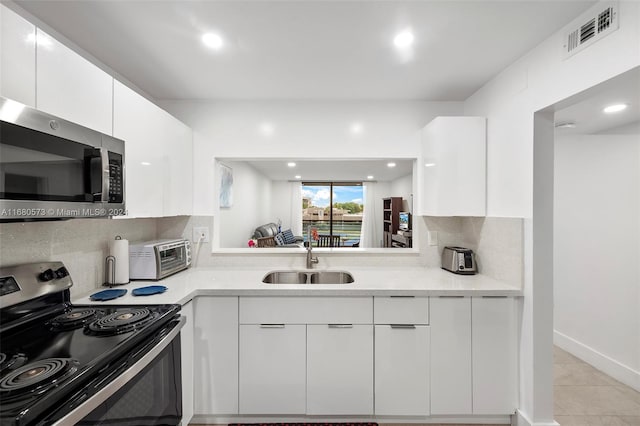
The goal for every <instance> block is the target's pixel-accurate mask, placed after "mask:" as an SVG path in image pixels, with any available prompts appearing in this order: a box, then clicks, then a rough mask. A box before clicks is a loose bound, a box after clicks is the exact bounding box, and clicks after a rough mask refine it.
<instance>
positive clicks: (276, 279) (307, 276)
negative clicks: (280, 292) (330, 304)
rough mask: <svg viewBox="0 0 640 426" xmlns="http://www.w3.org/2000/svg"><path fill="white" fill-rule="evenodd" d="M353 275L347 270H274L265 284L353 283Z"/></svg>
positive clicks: (265, 279)
mask: <svg viewBox="0 0 640 426" xmlns="http://www.w3.org/2000/svg"><path fill="white" fill-rule="evenodd" d="M353 281H354V280H353V276H352V275H351V274H350V273H349V272H345V271H317V272H316V271H313V272H312V271H272V272H269V273H268V274H267V275H265V276H264V278H263V279H262V282H263V283H265V284H351V283H352V282H353Z"/></svg>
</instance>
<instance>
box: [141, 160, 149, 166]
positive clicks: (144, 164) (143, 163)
mask: <svg viewBox="0 0 640 426" xmlns="http://www.w3.org/2000/svg"><path fill="white" fill-rule="evenodd" d="M140 164H142V165H143V166H150V165H151V163H149V162H148V161H143V162H142V163H140Z"/></svg>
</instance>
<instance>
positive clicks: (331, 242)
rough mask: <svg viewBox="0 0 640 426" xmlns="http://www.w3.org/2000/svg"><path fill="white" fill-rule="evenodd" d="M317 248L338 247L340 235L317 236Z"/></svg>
mask: <svg viewBox="0 0 640 426" xmlns="http://www.w3.org/2000/svg"><path fill="white" fill-rule="evenodd" d="M317 247H340V235H333V236H331V235H322V234H320V235H318V241H317Z"/></svg>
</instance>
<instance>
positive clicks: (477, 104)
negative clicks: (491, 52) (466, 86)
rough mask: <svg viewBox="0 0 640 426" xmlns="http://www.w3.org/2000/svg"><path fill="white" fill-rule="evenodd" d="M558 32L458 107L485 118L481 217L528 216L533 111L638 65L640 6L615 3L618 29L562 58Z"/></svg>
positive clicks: (531, 173)
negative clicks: (484, 193) (484, 202)
mask: <svg viewBox="0 0 640 426" xmlns="http://www.w3.org/2000/svg"><path fill="white" fill-rule="evenodd" d="M562 45H563V32H562V31H559V32H558V33H556V34H555V35H553V36H552V37H550V38H548V39H547V40H545V41H544V42H543V43H541V44H540V45H539V46H538V47H536V48H535V49H534V50H532V51H531V52H530V53H528V54H527V55H525V56H524V57H522V58H521V59H519V60H518V61H516V62H515V63H514V64H512V65H510V66H509V67H508V68H506V69H505V70H504V71H502V73H500V74H499V75H498V76H496V77H495V78H494V79H492V80H491V81H490V82H489V83H487V84H486V85H485V86H484V87H482V88H481V89H480V90H479V91H477V92H476V93H475V94H474V95H472V96H471V97H470V98H469V99H467V100H466V101H465V103H464V112H465V115H479V116H485V117H487V118H488V120H487V216H506V217H531V212H532V200H533V197H532V194H533V155H532V153H533V149H532V147H533V113H534V112H535V111H538V110H541V109H543V108H545V107H547V106H550V105H553V104H555V103H556V102H558V101H561V100H563V99H565V98H568V97H570V96H572V95H574V94H576V93H578V92H580V91H583V90H585V89H587V88H589V87H592V86H594V85H596V84H598V83H601V82H603V81H605V80H607V79H609V78H612V77H614V76H616V75H618V74H621V73H623V72H624V71H627V70H629V69H632V68H634V67H636V66H638V65H640V3H637V2H630V1H621V2H620V29H619V30H617V31H616V32H614V33H612V34H610V35H609V36H607V37H605V38H604V39H602V40H600V41H598V42H596V43H594V44H593V45H591V46H590V47H588V48H587V49H585V50H584V51H582V52H580V53H578V54H576V55H574V56H573V57H571V58H569V59H567V60H563V59H562Z"/></svg>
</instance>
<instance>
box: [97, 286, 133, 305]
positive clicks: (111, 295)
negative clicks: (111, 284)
mask: <svg viewBox="0 0 640 426" xmlns="http://www.w3.org/2000/svg"><path fill="white" fill-rule="evenodd" d="M125 294H127V290H124V289H115V290H102V291H99V292H97V293H94V294H92V295H91V296H90V298H91V300H93V301H98V302H103V301H105V300H112V299H117V298H118V297H122V296H124V295H125Z"/></svg>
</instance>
